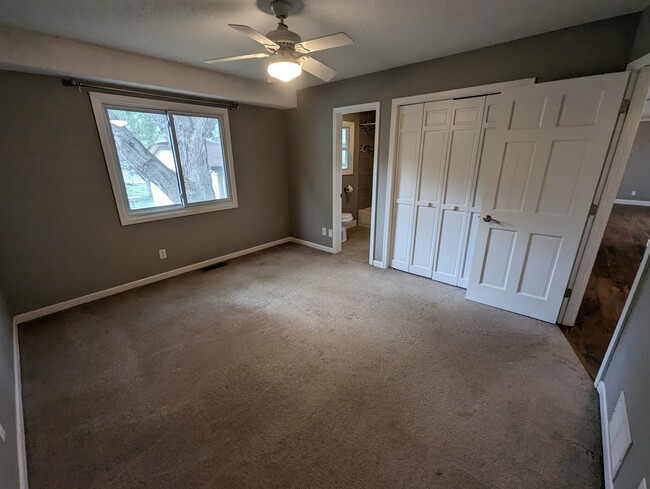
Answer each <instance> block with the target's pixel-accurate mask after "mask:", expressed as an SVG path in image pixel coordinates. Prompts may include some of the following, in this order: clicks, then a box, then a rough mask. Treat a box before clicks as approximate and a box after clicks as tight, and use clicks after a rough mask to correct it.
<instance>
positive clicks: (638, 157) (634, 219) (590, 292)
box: [563, 119, 650, 378]
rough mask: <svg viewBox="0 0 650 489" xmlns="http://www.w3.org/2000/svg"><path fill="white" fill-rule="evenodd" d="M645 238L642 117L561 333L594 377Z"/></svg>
mask: <svg viewBox="0 0 650 489" xmlns="http://www.w3.org/2000/svg"><path fill="white" fill-rule="evenodd" d="M649 240H650V120H647V119H642V121H641V122H640V123H639V127H638V130H637V133H636V136H635V138H634V142H633V145H632V150H631V152H630V156H629V159H628V162H627V165H626V167H625V172H624V173H623V178H622V180H621V183H620V185H619V188H618V192H617V194H616V200H614V205H613V207H612V211H611V213H610V215H609V218H608V220H607V225H606V227H605V232H604V234H603V237H602V240H601V242H600V246H599V248H598V253H597V255H596V261H595V263H594V266H593V268H592V270H591V274H590V276H589V280H588V282H587V289H586V291H585V294H584V297H583V299H582V303H581V305H580V309H579V311H578V316H577V318H576V321H575V324H574V326H573V327H572V328H568V327H565V328H563V332H564V334H565V336H566V338H567V340H568V341H569V343H571V346H572V347H573V349H574V350H575V352H576V354H577V355H578V357H579V358H580V360H581V362H582V363H583V365H584V367H585V368H586V370H587V371H588V372H589V374H590V375H591V377H592V378H595V377H596V375H597V373H598V370H599V368H600V365H601V363H602V361H603V358H604V356H605V353H606V351H607V347H608V345H609V343H610V340H611V338H612V335H613V334H614V330H615V329H616V325H617V324H618V320H619V318H620V316H621V313H622V311H623V308H624V306H625V302H626V300H627V297H628V295H629V293H630V289H631V287H632V284H633V282H634V278H635V276H636V273H637V270H638V268H639V266H640V264H641V261H642V259H643V255H644V253H645V249H646V246H647V244H648V242H649Z"/></svg>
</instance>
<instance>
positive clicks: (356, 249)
mask: <svg viewBox="0 0 650 489" xmlns="http://www.w3.org/2000/svg"><path fill="white" fill-rule="evenodd" d="M369 252H370V228H366V227H363V226H355V227H353V228H350V229H348V240H347V241H346V242H345V243H341V253H343V254H344V255H350V256H355V257H357V258H361V259H363V260H365V261H368V253H369Z"/></svg>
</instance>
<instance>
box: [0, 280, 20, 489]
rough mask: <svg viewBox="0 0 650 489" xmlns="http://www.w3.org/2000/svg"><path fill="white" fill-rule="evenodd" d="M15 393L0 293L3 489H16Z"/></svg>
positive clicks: (6, 311) (11, 352)
mask: <svg viewBox="0 0 650 489" xmlns="http://www.w3.org/2000/svg"><path fill="white" fill-rule="evenodd" d="M15 392H16V391H15V386H14V345H13V324H12V320H11V314H10V313H9V309H8V307H7V303H6V301H5V298H4V296H3V294H2V293H1V292H0V423H1V424H2V426H3V427H4V429H5V431H6V434H7V435H6V438H5V440H6V441H5V442H4V443H2V442H0V487H2V488H3V489H18V454H17V451H16V397H15Z"/></svg>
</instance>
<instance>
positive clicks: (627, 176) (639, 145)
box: [616, 122, 650, 201]
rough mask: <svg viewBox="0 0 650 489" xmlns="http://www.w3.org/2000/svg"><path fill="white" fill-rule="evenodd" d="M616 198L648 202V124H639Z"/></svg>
mask: <svg viewBox="0 0 650 489" xmlns="http://www.w3.org/2000/svg"><path fill="white" fill-rule="evenodd" d="M633 190H636V195H635V196H633V195H632V191H633ZM616 198H617V199H627V200H645V201H650V122H642V123H640V124H639V129H638V130H637V132H636V136H635V138H634V144H633V145H632V152H631V153H630V158H629V159H628V160H627V166H626V167H625V173H624V174H623V180H621V186H620V187H619V188H618V195H617V196H616Z"/></svg>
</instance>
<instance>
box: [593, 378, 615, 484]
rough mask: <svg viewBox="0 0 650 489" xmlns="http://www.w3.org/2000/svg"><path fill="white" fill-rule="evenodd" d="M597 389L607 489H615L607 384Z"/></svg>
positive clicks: (599, 384) (600, 385) (601, 382)
mask: <svg viewBox="0 0 650 489" xmlns="http://www.w3.org/2000/svg"><path fill="white" fill-rule="evenodd" d="M596 389H597V390H598V398H599V399H600V429H601V436H602V438H603V468H604V475H605V489H614V481H613V480H612V457H611V455H610V453H609V418H608V417H607V390H606V388H605V383H604V382H603V381H600V382H599V383H598V386H596Z"/></svg>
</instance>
